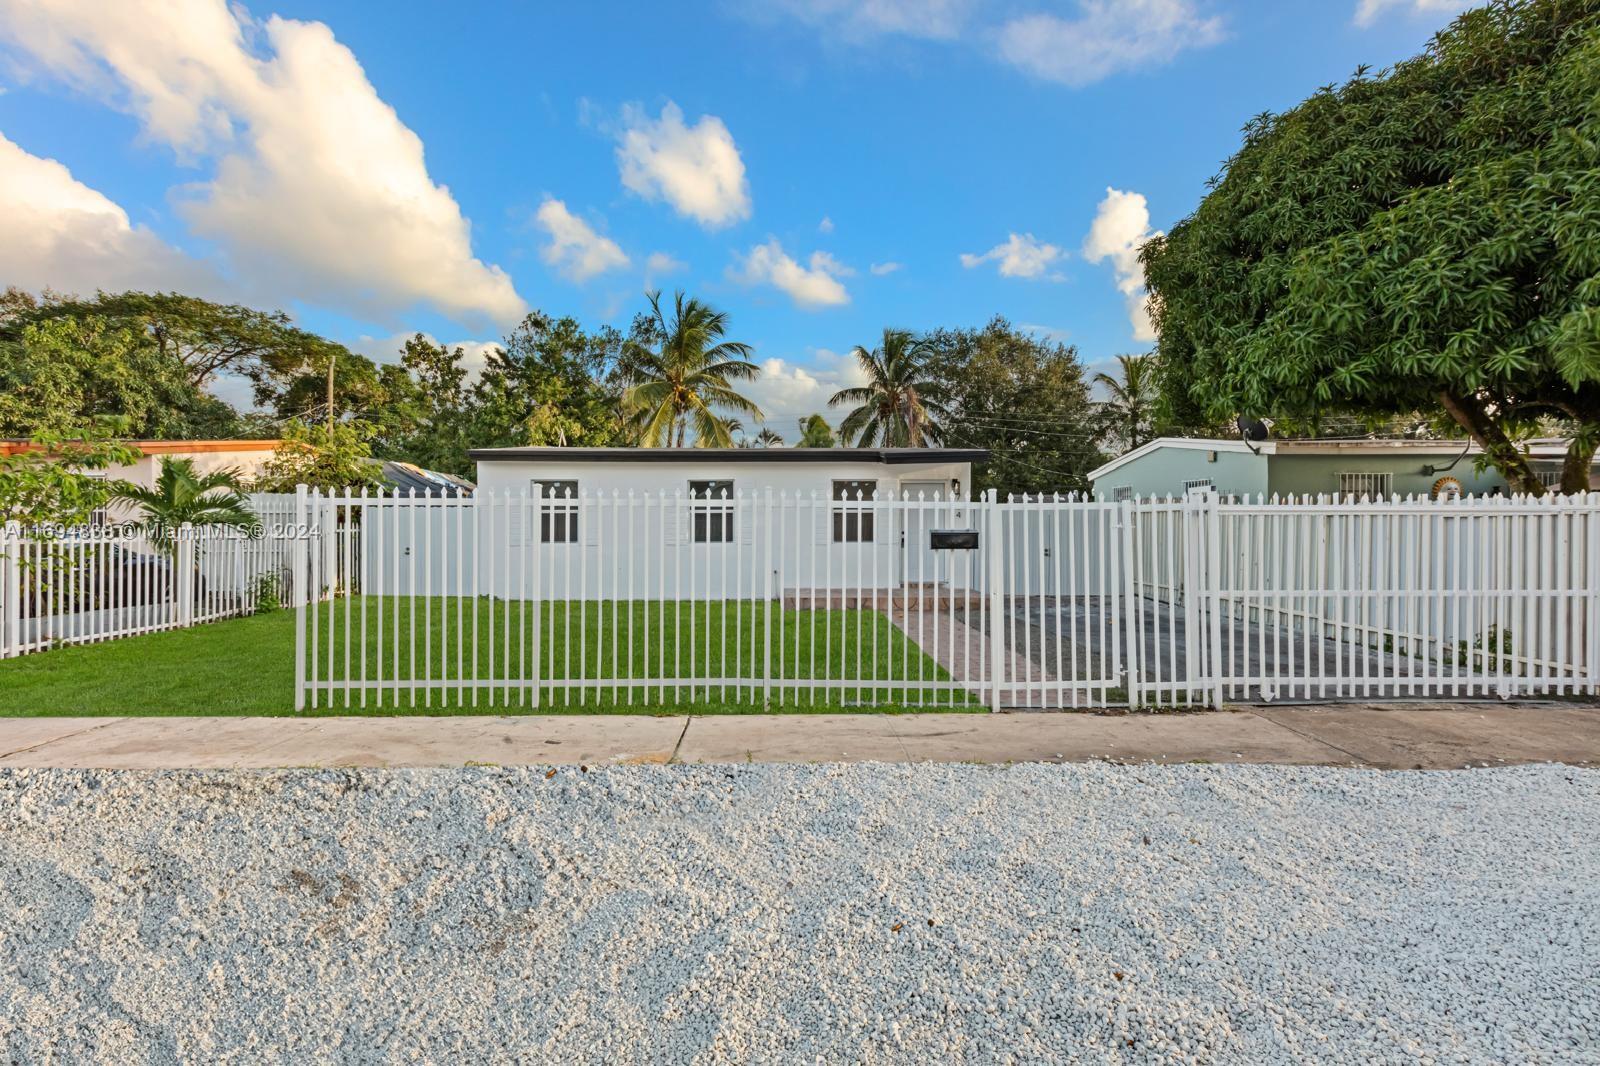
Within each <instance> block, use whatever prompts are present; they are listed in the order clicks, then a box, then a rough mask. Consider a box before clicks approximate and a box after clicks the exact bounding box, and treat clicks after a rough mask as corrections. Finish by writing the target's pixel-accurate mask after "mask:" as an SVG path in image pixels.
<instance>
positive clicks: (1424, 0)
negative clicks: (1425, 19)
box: [1356, 0, 1480, 26]
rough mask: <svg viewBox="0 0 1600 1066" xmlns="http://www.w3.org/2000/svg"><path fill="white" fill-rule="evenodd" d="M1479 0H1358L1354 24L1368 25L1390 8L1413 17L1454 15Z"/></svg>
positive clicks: (1474, 5)
mask: <svg viewBox="0 0 1600 1066" xmlns="http://www.w3.org/2000/svg"><path fill="white" fill-rule="evenodd" d="M1479 2H1480V0H1360V2H1359V3H1357V4H1356V25H1357V26H1370V25H1372V24H1373V23H1374V22H1376V21H1377V19H1378V16H1379V15H1382V14H1383V13H1384V12H1386V11H1390V10H1404V11H1407V12H1408V13H1409V14H1411V15H1412V16H1414V17H1417V16H1422V15H1456V14H1459V13H1460V12H1462V11H1465V10H1467V8H1469V7H1476V6H1477V5H1478V3H1479Z"/></svg>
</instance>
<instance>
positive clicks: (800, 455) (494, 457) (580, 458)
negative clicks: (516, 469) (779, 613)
mask: <svg viewBox="0 0 1600 1066" xmlns="http://www.w3.org/2000/svg"><path fill="white" fill-rule="evenodd" d="M467 455H468V456H470V457H471V458H473V459H476V460H477V461H478V462H480V463H538V462H560V463H882V464H884V465H887V466H903V465H906V464H910V463H981V462H984V461H985V460H987V459H988V458H989V450H988V449H987V448H473V449H472V450H470V451H468V452H467Z"/></svg>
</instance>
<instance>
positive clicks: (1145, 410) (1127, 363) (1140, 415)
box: [1094, 355, 1157, 451]
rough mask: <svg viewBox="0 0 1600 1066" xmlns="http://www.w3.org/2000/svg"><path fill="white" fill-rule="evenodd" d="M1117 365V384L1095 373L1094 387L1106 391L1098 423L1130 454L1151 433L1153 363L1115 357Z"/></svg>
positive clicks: (1141, 358) (1145, 358)
mask: <svg viewBox="0 0 1600 1066" xmlns="http://www.w3.org/2000/svg"><path fill="white" fill-rule="evenodd" d="M1117 363H1118V365H1119V366H1120V367H1121V369H1122V380H1121V381H1118V380H1117V379H1116V378H1114V377H1112V376H1111V375H1110V374H1106V373H1099V374H1096V375H1095V376H1094V384H1095V385H1097V386H1099V387H1100V388H1103V389H1105V390H1106V396H1107V399H1106V400H1105V401H1104V402H1102V403H1101V404H1100V418H1101V420H1102V422H1103V423H1104V424H1105V427H1106V428H1107V429H1109V430H1111V431H1112V432H1114V433H1116V434H1117V435H1118V436H1119V437H1121V438H1122V443H1123V444H1125V445H1127V449H1128V450H1129V451H1132V450H1133V449H1135V448H1137V447H1139V445H1141V444H1143V443H1144V442H1145V441H1147V440H1149V439H1150V437H1151V435H1152V434H1153V433H1154V429H1153V422H1154V419H1155V409H1156V400H1157V395H1156V361H1155V357H1154V356H1150V355H1119V356H1117Z"/></svg>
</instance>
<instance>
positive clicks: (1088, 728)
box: [0, 703, 1600, 769]
mask: <svg viewBox="0 0 1600 1066" xmlns="http://www.w3.org/2000/svg"><path fill="white" fill-rule="evenodd" d="M1089 759H1111V760H1116V761H1121V762H1159V763H1180V762H1218V763H1223V762H1228V763H1277V764H1286V765H1294V764H1300V765H1317V766H1370V767H1377V768H1383V769H1449V768H1456V767H1466V766H1499V765H1504V764H1507V763H1524V762H1563V763H1570V764H1574V765H1600V707H1597V706H1593V705H1574V704H1554V703H1551V704H1538V703H1528V704H1509V705H1506V704H1393V703H1390V704H1382V705H1359V704H1343V705H1333V706H1317V707H1271V708H1269V707H1251V708H1245V709H1237V710H1225V711H1207V712H1201V713H1194V714H1171V715H1124V716H1112V715H1095V714H999V715H987V714H977V715H971V714H967V715H957V714H923V715H875V714H850V715H739V716H731V715H730V716H725V717H724V716H710V717H703V718H686V717H683V716H677V715H662V716H660V717H651V716H647V715H626V716H623V715H603V716H602V715H597V716H588V717H580V716H527V717H456V718H420V717H419V718H310V719H307V718H7V719H0V768H5V767H28V766H32V767H46V766H50V767H104V768H123V769H160V768H171V767H212V768H235V769H239V768H249V767H276V766H464V765H470V764H492V765H543V764H551V763H593V764H601V763H667V762H680V763H697V762H709V763H715V762H872V761H883V762H903V761H913V762H917V761H929V762H985V763H1007V762H1036V761H1047V762H1063V761H1083V760H1089Z"/></svg>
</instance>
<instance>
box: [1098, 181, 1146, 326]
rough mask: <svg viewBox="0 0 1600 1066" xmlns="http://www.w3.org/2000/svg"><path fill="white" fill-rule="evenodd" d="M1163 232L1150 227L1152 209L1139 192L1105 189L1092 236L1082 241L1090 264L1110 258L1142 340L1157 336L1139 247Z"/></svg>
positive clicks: (1134, 324) (1119, 287)
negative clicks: (1152, 320) (1145, 285)
mask: <svg viewBox="0 0 1600 1066" xmlns="http://www.w3.org/2000/svg"><path fill="white" fill-rule="evenodd" d="M1157 236H1160V233H1159V232H1157V231H1155V230H1152V229H1151V228H1150V208H1149V205H1148V204H1147V203H1146V202H1145V198H1144V197H1143V196H1142V195H1141V194H1139V193H1136V192H1123V191H1121V190H1120V189H1112V188H1107V189H1106V196H1105V199H1103V200H1101V201H1100V207H1099V209H1098V210H1097V211H1096V212H1095V216H1094V223H1093V224H1092V225H1091V226H1090V227H1089V235H1088V236H1087V237H1085V238H1084V240H1083V257H1084V258H1085V259H1087V260H1088V261H1089V262H1091V263H1100V262H1103V261H1105V260H1107V259H1109V260H1110V261H1111V266H1112V269H1113V270H1114V271H1115V272H1116V276H1117V289H1118V290H1119V291H1121V293H1122V295H1123V297H1124V298H1126V300H1127V301H1128V317H1129V319H1130V321H1131V322H1132V325H1133V338H1134V340H1139V341H1153V340H1155V339H1156V331H1155V327H1154V326H1152V325H1151V324H1150V294H1149V293H1148V292H1146V291H1145V287H1144V265H1143V264H1142V263H1140V262H1139V249H1140V248H1142V247H1144V243H1145V242H1146V241H1148V240H1149V239H1150V238H1152V237H1157Z"/></svg>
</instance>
